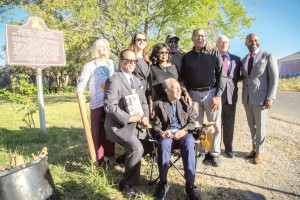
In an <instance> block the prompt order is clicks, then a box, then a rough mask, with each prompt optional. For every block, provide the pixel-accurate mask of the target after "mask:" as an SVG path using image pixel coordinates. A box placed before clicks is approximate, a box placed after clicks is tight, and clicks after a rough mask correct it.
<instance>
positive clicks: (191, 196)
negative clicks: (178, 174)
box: [185, 185, 200, 200]
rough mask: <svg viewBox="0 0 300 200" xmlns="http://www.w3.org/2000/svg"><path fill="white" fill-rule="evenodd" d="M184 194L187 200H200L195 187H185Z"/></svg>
mask: <svg viewBox="0 0 300 200" xmlns="http://www.w3.org/2000/svg"><path fill="white" fill-rule="evenodd" d="M185 194H186V196H187V197H188V200H200V198H199V197H198V196H197V195H196V192H195V187H194V186H193V185H189V186H188V185H186V186H185Z"/></svg>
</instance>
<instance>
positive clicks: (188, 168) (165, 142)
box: [157, 134, 195, 185]
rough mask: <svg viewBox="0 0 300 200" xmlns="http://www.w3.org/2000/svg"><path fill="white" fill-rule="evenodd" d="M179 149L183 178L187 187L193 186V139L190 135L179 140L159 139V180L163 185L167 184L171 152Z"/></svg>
mask: <svg viewBox="0 0 300 200" xmlns="http://www.w3.org/2000/svg"><path fill="white" fill-rule="evenodd" d="M174 148H179V149H180V151H181V155H182V162H183V167H184V176H185V180H186V184H187V185H194V181H195V139H194V137H193V136H192V134H186V135H185V136H184V137H183V138H181V139H180V140H174V139H172V138H160V139H159V141H158V149H157V156H158V159H157V160H158V161H157V162H158V168H159V178H160V181H161V182H163V183H166V182H167V173H168V166H169V160H170V157H171V151H172V149H174Z"/></svg>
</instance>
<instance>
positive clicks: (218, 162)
mask: <svg viewBox="0 0 300 200" xmlns="http://www.w3.org/2000/svg"><path fill="white" fill-rule="evenodd" d="M211 164H212V166H214V167H220V166H221V160H220V157H219V156H213V158H212V160H211Z"/></svg>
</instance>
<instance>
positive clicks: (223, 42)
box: [216, 35, 229, 55]
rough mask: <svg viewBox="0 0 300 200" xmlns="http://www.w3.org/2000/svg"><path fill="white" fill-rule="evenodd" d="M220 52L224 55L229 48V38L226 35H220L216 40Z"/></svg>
mask: <svg viewBox="0 0 300 200" xmlns="http://www.w3.org/2000/svg"><path fill="white" fill-rule="evenodd" d="M216 46H217V48H218V51H219V52H220V54H222V55H225V54H226V53H227V52H228V50H229V39H228V37H226V35H221V36H220V37H219V38H218V39H217V42H216Z"/></svg>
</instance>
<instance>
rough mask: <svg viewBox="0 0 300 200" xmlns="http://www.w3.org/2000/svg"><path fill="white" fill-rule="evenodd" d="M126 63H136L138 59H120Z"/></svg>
mask: <svg viewBox="0 0 300 200" xmlns="http://www.w3.org/2000/svg"><path fill="white" fill-rule="evenodd" d="M122 60H123V61H124V62H125V64H126V65H128V64H136V63H137V62H138V60H129V59H125V58H124V59H122Z"/></svg>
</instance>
